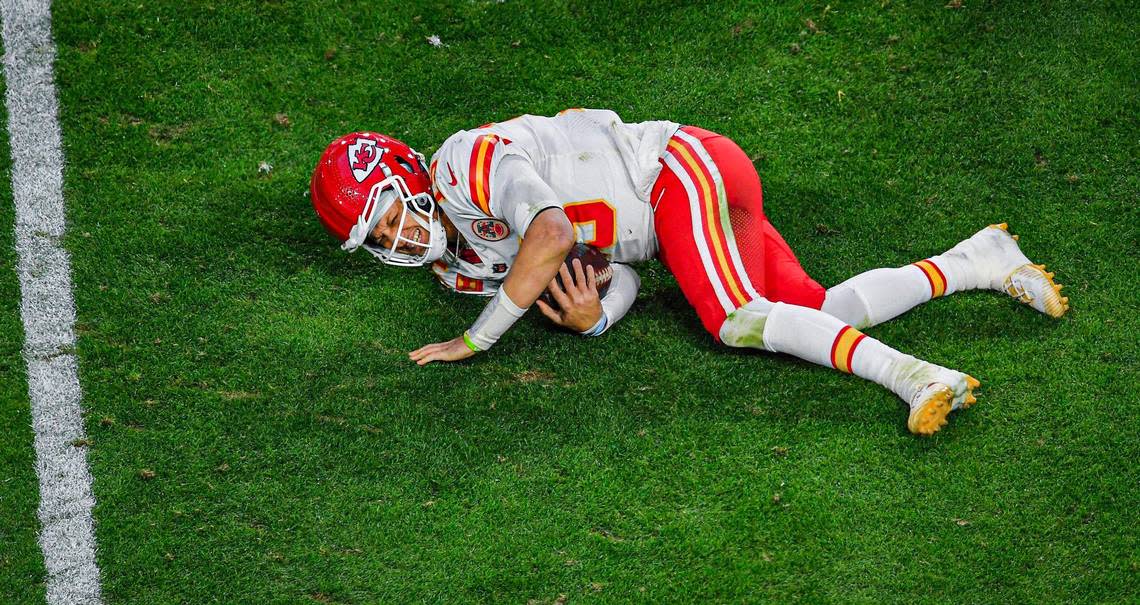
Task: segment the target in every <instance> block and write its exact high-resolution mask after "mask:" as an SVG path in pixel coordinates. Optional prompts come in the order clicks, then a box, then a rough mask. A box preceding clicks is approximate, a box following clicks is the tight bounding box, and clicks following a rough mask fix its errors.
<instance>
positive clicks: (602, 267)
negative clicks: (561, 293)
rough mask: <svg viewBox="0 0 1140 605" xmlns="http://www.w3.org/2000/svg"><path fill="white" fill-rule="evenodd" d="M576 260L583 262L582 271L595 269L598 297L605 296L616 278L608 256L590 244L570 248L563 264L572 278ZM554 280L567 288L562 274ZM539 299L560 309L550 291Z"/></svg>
mask: <svg viewBox="0 0 1140 605" xmlns="http://www.w3.org/2000/svg"><path fill="white" fill-rule="evenodd" d="M574 259H578V260H580V261H581V262H582V271H585V270H586V267H593V268H594V279H595V280H596V281H597V284H598V296H599V297H602V296H605V295H606V291H607V290H609V287H610V280H611V279H613V276H614V270H613V267H611V266H610V261H609V259H607V258H606V255H604V254H602V251H601V250H598V249H597V248H595V247H593V246H590V245H588V244H581V243H579V244H574V247H572V248H570V252H569V253H567V254H566V260H564V261H562V263H563V264H564V265H566V268H567V269H569V270H570V277H574ZM554 279H556V280H558V285H560V286H563V287H564V288H565V285H564V284H563V283H562V275H561V274H559V275H555V276H554ZM539 298H541V299H542V301H543V302H545V303H546V304H548V305H550V306H552V307H554V308H556V309H557V308H558V303H557V302H555V300H554V297H553V296H551V295H550V290H547V291H545V292H543V293H542V296H540V297H539Z"/></svg>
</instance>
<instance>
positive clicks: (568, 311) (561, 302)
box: [535, 259, 602, 332]
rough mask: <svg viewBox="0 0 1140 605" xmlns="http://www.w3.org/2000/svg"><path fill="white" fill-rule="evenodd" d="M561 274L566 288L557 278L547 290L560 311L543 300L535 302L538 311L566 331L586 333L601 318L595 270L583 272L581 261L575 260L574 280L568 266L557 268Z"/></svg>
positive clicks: (587, 268) (600, 303)
mask: <svg viewBox="0 0 1140 605" xmlns="http://www.w3.org/2000/svg"><path fill="white" fill-rule="evenodd" d="M558 274H559V275H561V276H562V283H563V284H564V285H565V289H563V288H562V287H560V286H559V285H558V279H552V280H550V285H549V286H547V288H546V289H547V290H548V291H549V292H550V295H551V296H553V297H554V302H556V303H558V308H557V309H555V308H554V307H551V306H550V305H548V304H546V303H545V302H543V301H542V299H541V298H540V299H538V300H537V301H535V302H536V303H538V309H539V310H540V311H542V314H543V315H545V316H546V317H547V319H549V320H550V321H552V322H554V323H556V324H558V325H559V326H562V327H563V328H566V329H567V330H573V331H575V332H585V331H586V330H589V329H590V328H592V327H594V325H595V324H597V323H598V320H599V319H601V318H602V300H601V297H599V296H598V281H597V278H596V277H594V268H593V267H589V266H588V267H586V270H585V271H583V270H582V261H580V260H578V259H574V276H573V278H572V277H571V276H570V270H569V269H567V268H566V265H565V263H564V264H563V265H562V267H561V268H560V269H558Z"/></svg>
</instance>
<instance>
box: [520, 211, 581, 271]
mask: <svg viewBox="0 0 1140 605" xmlns="http://www.w3.org/2000/svg"><path fill="white" fill-rule="evenodd" d="M526 238H527V239H530V238H534V239H535V240H536V241H538V242H541V243H542V247H543V248H545V249H546V250H549V251H550V253H551V255H552V256H557V257H558V259H559V260H561V259H563V258H565V256H566V253H568V252H569V251H570V248H571V247H572V246H573V245H574V228H573V227H572V226H571V225H570V219H568V218H566V214H565V213H563V212H562V211H557V212H552V211H547V212H543V213H542V214H540V215H538V217H536V218H535V219H534V222H533V223H531V225H530V228H529V229H527V232H526Z"/></svg>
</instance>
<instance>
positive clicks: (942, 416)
mask: <svg viewBox="0 0 1140 605" xmlns="http://www.w3.org/2000/svg"><path fill="white" fill-rule="evenodd" d="M720 338H721V340H722V341H723V342H724V343H725V344H727V345H730V346H734V347H749V348H754V349H762V350H767V351H772V352H776V353H786V354H788V355H793V356H795V357H799V358H800V359H803V360H804V361H810V362H812V363H816V364H819V365H822V366H826V367H832V368H835V369H837V370H839V371H841V372H847V373H849V374H855V375H856V376H858V377H860V378H864V379H866V380H870V381H872V382H874V383H876V384H879V385H882V386H884V387H886V388H887V389H889V390H890V391H891V392H893V393H894V394H896V395H898V396H899V397H900V398H901V399H902V400H903V401H905V402H906V403H907V405H908V406H909V407H910V415H909V417H908V419H907V428H909V429H910V431H911V432H913V433H916V434H920V435H931V434H933V433H934V432H935V431H937V430H938V429H940V428H942V427H943V426H944V425H945V424H946V415H947V414H949V413H950V411H951V410H955V409H958V408H964V407H969V406H970V405H971V404H973V403H974V401H975V398H974V394H973V390H974V388H976V387H977V386H978V384H979V383H978V381H977V380H975V379H974V378H972V377H970V376H968V375H966V374H963V373H961V372H957V371H954V370H950V369H947V368H944V367H942V366H939V365H936V364H932V363H929V362H926V361H923V360H921V359H918V358H915V357H913V356H911V355H907V354H905V353H901V352H899V351H897V350H895V349H893V348H891V347H889V346H887V345H885V344H883V343H882V342H880V341H878V340H876V339H874V338H871V337H869V336H866V335H864V334H863V333H862V332H860V331H859V330H856V329H855V328H853V327H851V326H849V325H847V324H845V323H843V322H842V321H840V320H839V319H837V318H835V317H833V316H831V315H828V314H827V313H824V312H823V311H819V310H817V309H812V308H810V307H801V306H798V305H789V304H786V303H771V302H769V301H767V300H765V299H763V298H761V299H757V300H753V301H751V302H749V303H748V304H746V305H744V306H743V307H741V308H739V309H737V310H736V311H734V312H733V313H731V314H730V315H729V316H728V317H727V318H726V319H725V321H724V323H723V325H722V326H721V328H720Z"/></svg>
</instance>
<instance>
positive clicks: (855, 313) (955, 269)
mask: <svg viewBox="0 0 1140 605" xmlns="http://www.w3.org/2000/svg"><path fill="white" fill-rule="evenodd" d="M1027 263H1029V259H1028V258H1026V257H1025V255H1024V254H1022V253H1021V250H1020V249H1019V248H1018V247H1017V242H1015V241H1014V240H1013V238H1012V237H1010V235H1009V234H1008V233H1007V232H1005V231H1004V230H1002V229H997V228H993V227H987V228H985V229H982V230H981V231H978V232H977V233H975V234H974V235H973V236H971V237H970V238H968V239H965V240H963V241H961V242H959V243H958V244H957V245H956V246H954V247H953V248H951V249H950V250H947V251H946V252H945V253H943V254H939V255H938V256H932V257H930V258H927V259H924V260H921V261H918V262H917V263H913V264H910V265H907V266H905V267H897V268H893V269H873V270H871V271H867V272H865V273H860V274H859V275H856V276H855V277H852V278H851V279H848V280H847V281H845V282H843V283H841V284H839V285H837V286H833V287H831V288H829V289H828V290H827V298H825V299H824V302H823V307H822V309H821V310H822V311H823V312H825V313H828V314H830V315H834V316H835V317H838V318H839V319H841V320H843V321H845V322H847V323H849V324H851V325H852V326H854V327H857V328H868V327H871V326H875V325H878V324H881V323H883V322H884V321H887V320H889V319H892V318H895V317H898V316H899V315H902V314H903V313H906V312H907V311H909V310H911V309H913V308H914V307H916V306H918V305H920V304H922V303H924V302H926V301H928V300H930V299H932V298H938V297H939V296H945V295H947V294H951V293H954V292H961V291H963V290H976V289H989V290H1002V289H1003V287H1002V286H1003V283H1004V281H1005V278H1006V276H1008V275H1009V273H1010V272H1011V271H1013V270H1014V269H1016V268H1017V267H1020V266H1021V265H1024V264H1027Z"/></svg>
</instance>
